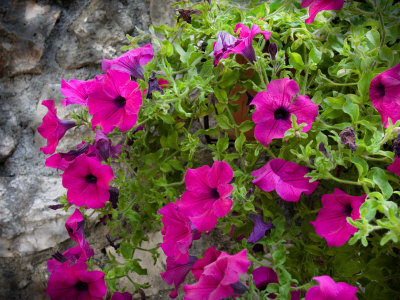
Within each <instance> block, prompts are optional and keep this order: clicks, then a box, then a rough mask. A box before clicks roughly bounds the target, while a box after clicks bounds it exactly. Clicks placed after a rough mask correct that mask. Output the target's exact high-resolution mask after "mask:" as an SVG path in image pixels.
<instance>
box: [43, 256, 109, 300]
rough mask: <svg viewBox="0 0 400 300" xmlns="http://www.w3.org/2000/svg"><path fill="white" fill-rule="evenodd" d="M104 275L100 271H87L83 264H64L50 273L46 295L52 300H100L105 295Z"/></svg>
mask: <svg viewBox="0 0 400 300" xmlns="http://www.w3.org/2000/svg"><path fill="white" fill-rule="evenodd" d="M104 275H105V274H104V273H103V272H100V271H87V265H86V263H83V262H77V263H75V264H73V265H69V264H68V263H64V264H62V265H61V266H59V267H58V268H57V269H56V270H55V271H54V272H52V273H51V275H50V278H49V281H48V282H47V290H46V294H48V295H49V297H50V299H52V300H70V299H80V300H94V299H99V300H100V299H103V297H104V296H105V295H106V293H107V287H106V284H105V282H104Z"/></svg>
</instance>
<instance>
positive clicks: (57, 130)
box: [37, 100, 75, 154]
mask: <svg viewBox="0 0 400 300" xmlns="http://www.w3.org/2000/svg"><path fill="white" fill-rule="evenodd" d="M42 105H44V106H46V107H47V109H48V112H47V114H46V115H45V116H44V117H43V122H42V124H41V125H40V126H39V127H38V128H37V131H38V132H39V133H40V135H41V136H42V137H44V138H45V139H47V146H46V147H42V148H40V150H41V151H43V153H44V154H52V153H54V151H56V148H57V145H58V142H59V141H60V140H61V139H62V138H63V136H64V134H65V132H67V130H68V129H71V128H72V127H74V126H75V122H74V121H64V120H60V119H59V118H58V117H57V109H56V108H55V106H54V100H43V101H42Z"/></svg>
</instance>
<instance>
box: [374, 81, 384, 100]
mask: <svg viewBox="0 0 400 300" xmlns="http://www.w3.org/2000/svg"><path fill="white" fill-rule="evenodd" d="M376 90H377V92H378V95H379V96H381V97H384V96H385V86H384V85H383V84H382V82H379V84H378V86H377V87H376Z"/></svg>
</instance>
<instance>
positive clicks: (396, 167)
mask: <svg viewBox="0 0 400 300" xmlns="http://www.w3.org/2000/svg"><path fill="white" fill-rule="evenodd" d="M387 169H388V170H389V171H390V172H392V173H394V174H396V175H397V176H400V158H399V157H396V158H395V159H394V162H393V163H392V164H391V165H390V166H389V167H387Z"/></svg>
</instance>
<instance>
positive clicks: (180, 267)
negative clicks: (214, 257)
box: [161, 256, 197, 298]
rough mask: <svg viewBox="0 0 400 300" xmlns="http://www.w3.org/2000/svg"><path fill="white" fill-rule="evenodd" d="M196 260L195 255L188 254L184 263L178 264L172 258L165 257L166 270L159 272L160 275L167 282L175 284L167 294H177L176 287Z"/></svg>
mask: <svg viewBox="0 0 400 300" xmlns="http://www.w3.org/2000/svg"><path fill="white" fill-rule="evenodd" d="M196 260H197V257H196V256H189V260H188V261H187V262H186V263H184V264H179V263H177V262H176V261H175V260H174V258H172V257H168V258H167V270H166V271H165V272H164V273H161V277H162V279H163V280H164V281H165V282H166V283H167V284H169V285H172V284H173V285H174V286H175V289H174V290H173V291H172V293H171V294H169V296H170V297H171V298H176V297H177V296H178V289H179V287H180V286H181V284H182V283H183V282H184V281H185V279H186V275H187V274H188V273H189V271H190V269H191V268H192V266H193V264H194V262H195V261H196Z"/></svg>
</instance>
